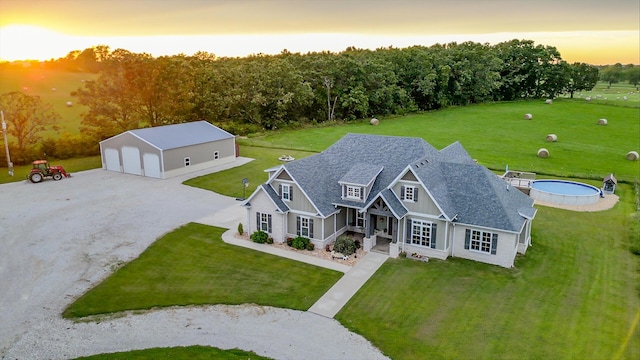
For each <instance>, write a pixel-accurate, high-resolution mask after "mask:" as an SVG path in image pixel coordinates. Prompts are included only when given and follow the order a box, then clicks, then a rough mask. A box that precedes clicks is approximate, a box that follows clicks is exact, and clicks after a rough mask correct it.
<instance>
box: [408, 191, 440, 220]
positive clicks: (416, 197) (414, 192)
mask: <svg viewBox="0 0 640 360" xmlns="http://www.w3.org/2000/svg"><path fill="white" fill-rule="evenodd" d="M413 201H418V188H417V187H414V188H413ZM434 225H435V224H434Z"/></svg>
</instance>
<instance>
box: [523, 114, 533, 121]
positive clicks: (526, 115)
mask: <svg viewBox="0 0 640 360" xmlns="http://www.w3.org/2000/svg"><path fill="white" fill-rule="evenodd" d="M524 119H525V120H531V119H533V115H531V114H524Z"/></svg>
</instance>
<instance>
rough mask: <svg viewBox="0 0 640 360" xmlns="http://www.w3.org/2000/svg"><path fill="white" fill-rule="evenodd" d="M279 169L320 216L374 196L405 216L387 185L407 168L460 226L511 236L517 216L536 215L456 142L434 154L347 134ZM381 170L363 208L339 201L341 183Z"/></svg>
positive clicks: (404, 143) (403, 142) (387, 139)
mask: <svg viewBox="0 0 640 360" xmlns="http://www.w3.org/2000/svg"><path fill="white" fill-rule="evenodd" d="M283 166H284V167H285V168H286V169H287V171H288V172H289V173H290V174H291V176H292V177H293V178H294V179H295V180H296V181H297V182H298V184H299V185H300V186H301V188H302V189H303V190H304V191H305V192H306V194H307V195H308V196H309V198H310V200H311V201H312V202H313V203H314V205H315V206H316V207H317V209H318V211H319V215H320V216H328V215H330V214H331V213H333V212H335V206H336V205H342V206H350V207H356V208H362V207H363V206H364V205H365V204H368V203H370V202H371V201H372V200H373V199H375V198H377V197H378V196H382V198H383V199H384V200H385V202H386V203H387V205H389V206H390V207H391V208H392V209H393V211H394V212H395V213H396V214H397V215H398V216H399V217H402V216H404V215H405V214H406V213H407V209H406V208H405V207H404V206H403V205H402V202H401V201H400V200H398V198H397V197H396V196H395V195H394V194H393V192H392V191H391V190H390V189H389V186H390V185H391V183H392V181H393V180H395V179H396V178H397V177H398V176H399V175H400V174H401V173H402V172H403V171H404V170H405V169H406V168H407V166H411V169H412V171H413V172H414V173H415V175H416V176H417V178H418V179H419V180H420V181H422V183H423V184H425V186H426V188H427V189H428V191H429V192H430V193H431V195H432V196H433V197H434V200H435V201H436V202H437V203H438V205H439V206H440V208H441V209H442V211H443V213H444V215H445V216H447V217H448V218H449V219H451V218H453V217H454V216H456V215H457V218H456V220H457V221H458V222H460V223H464V224H469V225H477V226H483V227H488V228H494V229H502V230H506V231H514V232H516V231H520V229H521V227H522V225H523V224H524V219H523V217H522V215H521V214H524V215H526V216H529V217H533V215H535V209H534V208H533V207H532V206H533V200H532V199H531V198H529V197H528V196H526V195H524V194H523V193H521V192H520V191H518V190H517V189H515V188H511V189H509V190H507V187H506V184H505V183H504V181H502V180H500V179H499V178H498V177H497V176H496V175H495V174H493V173H492V172H491V171H489V170H488V169H486V168H484V167H483V166H480V165H477V164H475V163H474V161H473V159H471V157H470V156H469V154H468V153H467V152H466V151H465V149H464V148H463V147H462V145H461V144H460V143H458V142H455V143H453V144H451V145H449V146H447V147H446V148H444V149H442V150H441V151H438V150H436V149H435V148H434V147H433V146H431V145H429V144H428V143H427V142H425V141H424V140H423V139H419V138H408V137H394V136H378V135H363V134H347V135H345V136H344V137H343V138H341V139H340V140H338V142H336V143H335V144H334V145H332V146H331V147H329V148H328V149H327V150H325V151H323V152H322V153H320V154H317V155H314V156H311V157H308V158H304V159H301V160H297V161H293V162H291V163H287V164H285V165H283ZM380 168H382V171H380V173H379V174H378V175H377V177H375V182H374V184H373V187H372V190H371V192H370V193H369V197H368V198H367V199H366V201H365V202H364V203H360V202H354V201H347V200H343V199H342V189H341V186H340V184H339V182H340V181H344V182H352V183H356V184H363V185H364V184H366V182H367V180H370V179H371V176H373V175H372V174H373V173H374V170H375V169H380ZM360 170H361V171H362V173H361V174H360V175H359V174H358V173H357V171H360ZM346 180H350V181H346Z"/></svg>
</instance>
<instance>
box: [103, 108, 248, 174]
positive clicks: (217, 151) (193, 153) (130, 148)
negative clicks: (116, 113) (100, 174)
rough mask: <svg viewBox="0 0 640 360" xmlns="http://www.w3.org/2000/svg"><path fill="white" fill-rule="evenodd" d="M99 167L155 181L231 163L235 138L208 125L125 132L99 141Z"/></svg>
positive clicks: (199, 122)
mask: <svg viewBox="0 0 640 360" xmlns="http://www.w3.org/2000/svg"><path fill="white" fill-rule="evenodd" d="M100 154H101V156H102V168H103V169H106V170H109V171H118V172H123V173H126V174H133V175H141V176H147V177H153V178H158V179H166V178H169V177H172V176H177V175H181V174H186V173H189V172H193V171H197V170H202V169H206V168H208V167H212V166H217V165H221V164H224V163H227V162H231V161H234V160H235V158H236V156H237V154H236V140H235V136H234V135H232V134H230V133H228V132H226V131H224V130H222V129H220V128H219V127H217V126H215V125H212V124H210V123H209V122H207V121H195V122H190V123H184V124H175V125H167V126H158V127H153V128H145V129H137V130H129V131H126V132H123V133H122V134H119V135H116V136H114V137H111V138H109V139H106V140H103V141H101V142H100Z"/></svg>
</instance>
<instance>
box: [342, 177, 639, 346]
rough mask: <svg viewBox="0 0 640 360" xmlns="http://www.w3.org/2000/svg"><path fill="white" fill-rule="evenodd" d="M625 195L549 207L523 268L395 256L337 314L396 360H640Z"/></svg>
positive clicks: (630, 205) (626, 191) (629, 194)
mask: <svg viewBox="0 0 640 360" xmlns="http://www.w3.org/2000/svg"><path fill="white" fill-rule="evenodd" d="M619 194H620V195H621V197H622V199H623V200H622V201H621V202H620V203H618V204H617V205H616V206H615V208H614V209H612V210H608V211H603V212H593V213H586V212H573V211H568V210H561V209H554V208H549V207H540V206H539V207H538V208H539V211H538V214H537V216H536V218H535V220H534V222H533V230H532V241H533V246H532V247H531V248H529V249H528V251H527V253H526V255H524V256H519V257H518V258H517V259H516V263H515V267H514V268H513V269H503V268H498V267H495V266H489V265H486V264H481V263H476V262H473V261H466V260H461V259H448V260H446V261H437V260H433V261H430V262H428V263H422V262H417V261H413V260H409V259H389V260H387V262H386V263H385V264H384V265H383V266H382V267H381V268H380V270H378V271H377V272H376V274H374V276H373V277H372V278H371V279H370V280H369V281H368V282H367V283H366V284H365V286H364V287H363V288H362V289H360V291H358V293H357V294H356V295H355V296H354V297H353V298H352V299H351V300H350V302H349V303H348V304H347V305H346V306H345V307H344V308H343V309H342V310H341V311H340V312H339V313H338V314H337V316H336V319H338V320H339V321H340V322H341V323H342V324H344V325H345V326H347V327H348V328H350V329H351V330H353V331H355V332H357V333H359V334H362V335H363V336H365V337H366V338H367V339H369V340H371V341H372V342H373V343H374V344H376V345H377V346H378V347H379V348H380V349H382V350H383V351H384V352H385V354H387V355H389V356H390V357H391V358H392V359H638V358H640V330H639V329H638V318H639V317H640V302H639V299H638V295H639V291H640V282H639V281H640V278H639V276H638V260H639V257H638V256H634V255H632V254H631V253H630V252H629V237H631V236H638V235H637V234H636V235H633V234H630V233H629V231H630V227H629V225H630V224H629V223H630V222H631V221H638V220H637V218H635V220H634V218H632V216H631V214H632V213H633V212H634V211H635V203H634V201H633V198H634V196H633V191H632V190H631V187H630V186H627V185H625V186H623V187H622V188H621V189H620V191H619Z"/></svg>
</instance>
